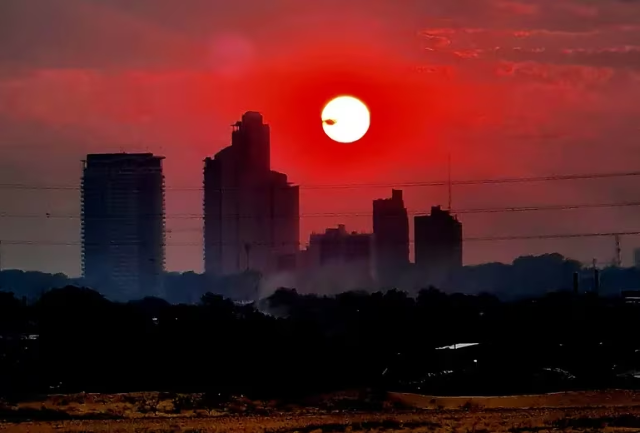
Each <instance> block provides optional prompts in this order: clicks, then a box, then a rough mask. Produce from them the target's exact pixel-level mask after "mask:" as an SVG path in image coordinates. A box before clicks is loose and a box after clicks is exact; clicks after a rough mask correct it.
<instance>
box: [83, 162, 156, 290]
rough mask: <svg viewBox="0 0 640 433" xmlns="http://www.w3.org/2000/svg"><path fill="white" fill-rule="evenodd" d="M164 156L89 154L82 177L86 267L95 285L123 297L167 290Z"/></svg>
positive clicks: (90, 281) (86, 277)
mask: <svg viewBox="0 0 640 433" xmlns="http://www.w3.org/2000/svg"><path fill="white" fill-rule="evenodd" d="M163 159H164V157H161V156H155V155H153V154H151V153H117V154H94V155H87V159H86V160H85V161H84V173H83V178H82V269H83V275H84V278H85V279H86V280H87V281H88V282H89V284H91V285H93V286H94V287H97V288H98V289H101V290H108V291H110V292H111V294H112V295H114V296H116V297H120V298H123V299H131V298H138V297H142V296H149V295H158V294H161V289H162V287H161V286H162V274H163V272H164V258H165V257H164V254H165V251H164V176H163V174H162V160H163Z"/></svg>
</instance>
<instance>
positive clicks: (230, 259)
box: [204, 112, 300, 275]
mask: <svg viewBox="0 0 640 433" xmlns="http://www.w3.org/2000/svg"><path fill="white" fill-rule="evenodd" d="M232 127H233V132H232V134H231V146H228V147H226V148H224V149H222V150H221V151H220V152H218V153H217V154H216V155H215V156H214V157H213V158H206V159H205V161H204V262H205V263H204V264H205V273H207V274H209V275H228V274H233V273H238V272H242V271H245V270H248V269H251V270H256V271H260V272H262V273H263V274H266V273H271V272H274V271H278V270H291V269H293V268H295V267H296V260H297V256H298V250H299V232H300V229H299V223H300V222H299V218H300V211H299V189H298V186H295V185H292V184H291V183H289V181H288V179H287V175H286V174H283V173H278V172H276V171H272V170H271V167H270V165H271V163H270V130H269V125H267V124H265V123H264V122H263V118H262V115H261V114H260V113H257V112H247V113H245V114H244V115H243V116H242V120H241V121H239V122H236V123H235V124H233V125H232Z"/></svg>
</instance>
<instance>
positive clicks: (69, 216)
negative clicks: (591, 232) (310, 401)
mask: <svg viewBox="0 0 640 433" xmlns="http://www.w3.org/2000/svg"><path fill="white" fill-rule="evenodd" d="M624 207H640V201H627V202H618V203H577V204H558V205H540V206H506V207H486V208H467V209H453V210H452V213H453V214H483V213H521V212H544V211H563V210H580V209H606V208H624ZM429 211H430V210H426V209H425V210H411V211H409V212H408V214H409V215H411V216H415V215H423V214H428V213H429ZM140 216H141V217H143V218H144V217H145V215H140ZM336 216H343V217H358V216H373V213H372V212H311V213H302V214H300V218H321V217H336ZM148 217H149V218H157V217H159V215H157V214H154V215H148ZM164 217H165V219H194V220H202V219H203V218H204V216H203V215H202V214H195V213H184V214H165V215H164ZM0 218H47V219H81V218H82V216H81V215H79V214H76V215H73V214H54V213H48V212H47V213H37V214H12V213H6V212H2V213H0ZM225 218H234V219H235V218H241V219H244V218H262V216H260V215H236V214H229V215H227V216H225ZM276 218H277V216H276ZM283 218H285V217H284V216H283ZM287 218H288V217H287ZM126 219H129V217H121V216H102V217H92V218H90V220H93V221H95V220H126Z"/></svg>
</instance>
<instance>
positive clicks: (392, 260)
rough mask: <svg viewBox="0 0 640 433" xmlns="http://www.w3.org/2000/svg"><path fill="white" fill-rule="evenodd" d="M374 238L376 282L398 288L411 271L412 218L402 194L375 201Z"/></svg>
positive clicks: (398, 193)
mask: <svg viewBox="0 0 640 433" xmlns="http://www.w3.org/2000/svg"><path fill="white" fill-rule="evenodd" d="M373 235H374V245H375V269H376V277H377V280H378V281H379V282H380V283H382V284H383V285H385V286H392V285H396V284H397V283H398V279H399V278H400V276H401V275H402V274H403V273H404V272H406V271H407V269H408V267H409V216H408V214H407V209H406V208H405V206H404V200H403V198H402V191H401V190H396V189H394V190H392V191H391V198H386V199H378V200H374V201H373Z"/></svg>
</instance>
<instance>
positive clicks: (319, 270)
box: [300, 224, 374, 293]
mask: <svg viewBox="0 0 640 433" xmlns="http://www.w3.org/2000/svg"><path fill="white" fill-rule="evenodd" d="M373 250H374V244H373V235H372V234H370V233H357V232H347V230H346V228H345V226H344V225H342V224H341V225H339V226H338V227H337V228H329V229H326V230H325V232H324V233H312V234H311V237H310V240H309V246H308V248H307V249H306V250H305V252H304V257H305V266H304V268H305V269H304V270H303V273H302V274H301V279H300V280H301V281H300V284H301V286H302V287H304V288H305V289H306V290H308V291H315V292H316V293H329V292H330V291H333V292H336V293H338V292H343V291H348V290H356V289H366V288H370V287H371V286H372V283H373V255H374V253H373ZM307 282H311V283H313V284H315V286H312V287H306V286H305V284H306V283H307Z"/></svg>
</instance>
